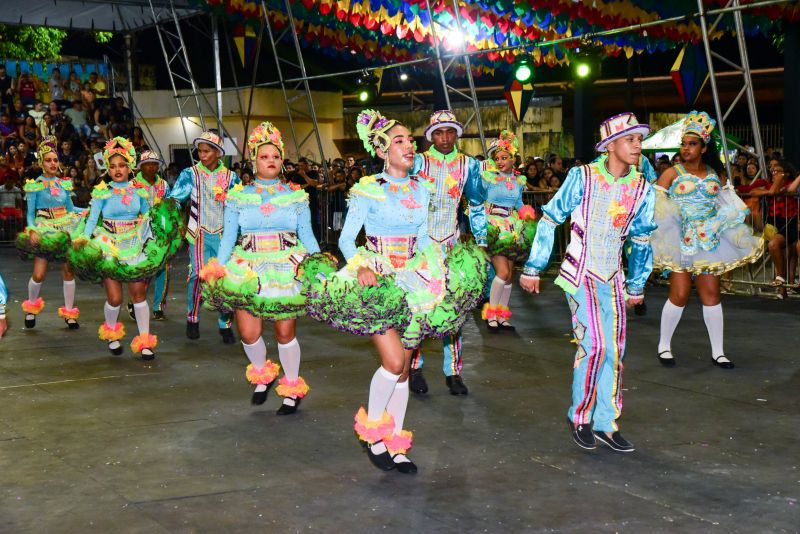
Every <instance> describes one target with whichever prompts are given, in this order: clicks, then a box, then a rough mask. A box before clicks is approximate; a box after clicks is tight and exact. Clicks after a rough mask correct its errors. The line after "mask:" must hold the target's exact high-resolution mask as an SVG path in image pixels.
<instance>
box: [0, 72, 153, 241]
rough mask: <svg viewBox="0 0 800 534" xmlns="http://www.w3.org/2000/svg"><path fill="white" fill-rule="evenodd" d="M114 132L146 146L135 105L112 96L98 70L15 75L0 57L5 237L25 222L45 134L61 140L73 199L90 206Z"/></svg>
mask: <svg viewBox="0 0 800 534" xmlns="http://www.w3.org/2000/svg"><path fill="white" fill-rule="evenodd" d="M115 135H122V136H126V137H131V138H132V139H133V140H134V145H135V146H136V143H139V145H138V147H137V148H142V147H143V146H144V139H143V137H142V135H141V130H140V129H139V128H135V127H134V126H133V116H132V114H131V111H130V110H129V109H128V108H127V107H126V106H125V103H124V100H123V99H122V98H109V95H108V83H107V82H106V80H105V79H104V78H103V77H102V76H101V75H99V74H98V73H97V72H92V73H90V74H88V75H87V76H86V77H85V79H81V78H80V77H79V76H78V74H77V73H76V72H75V71H71V72H70V73H69V76H68V77H67V78H66V79H64V78H62V76H61V72H60V71H59V69H58V68H54V69H52V72H50V73H49V77H48V79H47V80H46V81H44V80H41V79H39V78H37V77H36V76H34V75H32V74H30V73H28V72H22V73H21V74H20V75H19V77H18V78H15V77H13V76H10V75H9V73H8V72H7V70H6V66H5V65H4V64H2V63H0V223H2V224H0V240H6V241H7V240H9V239H10V238H12V237H13V233H14V232H16V231H18V229H19V228H21V221H22V219H23V213H22V203H23V200H22V185H23V183H24V181H25V180H26V179H33V178H36V177H38V176H39V175H40V174H41V169H40V168H39V167H38V163H37V160H36V156H35V153H36V150H37V148H38V145H39V142H40V141H41V140H42V138H43V137H44V136H54V137H56V139H57V140H58V148H59V151H58V152H59V160H60V162H61V165H62V167H63V169H64V174H65V176H68V177H70V178H71V179H72V181H73V187H74V191H75V196H74V199H73V200H74V202H75V204H76V205H78V206H84V207H85V206H87V205H88V203H89V199H90V193H91V190H92V188H93V187H94V186H95V185H96V184H97V182H98V180H100V179H101V177H102V174H103V171H104V169H103V162H102V157H100V158H98V157H96V155H97V154H98V153H101V150H102V146H103V144H104V143H105V141H106V140H107V139H109V138H110V137H113V136H115Z"/></svg>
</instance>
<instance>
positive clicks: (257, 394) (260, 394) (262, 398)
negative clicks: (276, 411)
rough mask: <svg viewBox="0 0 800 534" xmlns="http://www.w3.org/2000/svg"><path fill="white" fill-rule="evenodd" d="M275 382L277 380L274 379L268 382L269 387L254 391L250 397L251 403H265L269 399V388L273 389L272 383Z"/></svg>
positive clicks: (256, 404) (258, 404)
mask: <svg viewBox="0 0 800 534" xmlns="http://www.w3.org/2000/svg"><path fill="white" fill-rule="evenodd" d="M274 383H275V381H274V380H273V381H272V382H270V383H269V384H267V389H265V390H264V391H254V392H253V396H252V397H250V403H251V404H252V405H253V406H260V405H262V404H264V403H265V402H266V401H267V393H269V390H270V389H272V384H274Z"/></svg>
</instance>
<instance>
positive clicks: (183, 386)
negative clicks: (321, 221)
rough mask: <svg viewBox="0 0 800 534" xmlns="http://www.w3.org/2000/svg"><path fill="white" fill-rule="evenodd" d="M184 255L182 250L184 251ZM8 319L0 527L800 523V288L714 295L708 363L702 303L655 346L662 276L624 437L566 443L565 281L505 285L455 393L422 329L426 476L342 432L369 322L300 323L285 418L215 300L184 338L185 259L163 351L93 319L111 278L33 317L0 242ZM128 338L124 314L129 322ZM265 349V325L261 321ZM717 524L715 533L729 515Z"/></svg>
mask: <svg viewBox="0 0 800 534" xmlns="http://www.w3.org/2000/svg"><path fill="white" fill-rule="evenodd" d="M176 263H181V264H183V263H185V261H184V259H183V258H182V259H181V260H180V261H179V262H176ZM0 270H1V271H2V273H3V275H4V276H5V278H6V282H7V284H8V285H9V287H10V288H11V292H12V295H11V302H10V312H9V316H10V322H11V328H10V331H9V334H8V336H7V337H6V338H4V339H3V340H2V341H0V405H1V406H2V409H1V410H0V473H2V479H1V480H2V483H0V484H1V486H2V488H1V490H0V532H45V531H46V532H111V531H116V532H146V533H155V532H230V531H235V530H236V529H246V530H240V531H241V532H253V531H261V532H264V531H266V532H299V531H319V532H375V531H382V532H399V531H412V532H476V531H485V532H523V531H524V532H540V531H541V532H544V531H557V532H586V531H589V530H590V531H598V532H615V531H621V532H706V531H719V532H723V531H737V532H767V531H769V532H796V531H797V530H798V528H800V504H798V497H800V446H798V438H800V433H798V428H800V416H798V414H797V407H798V397H799V396H800V395H799V394H798V392H799V391H800V351H798V350H797V343H798V340H800V336H798V333H797V332H798V324H799V323H798V315H797V312H798V310H797V307H796V303H780V302H777V303H776V302H773V301H767V300H763V299H755V298H745V297H728V298H725V299H724V306H725V319H726V327H727V352H728V355H729V356H730V357H731V358H732V359H733V360H734V361H735V362H736V365H737V368H736V369H735V370H732V371H725V370H721V369H717V368H715V367H714V366H712V365H711V362H710V360H709V347H708V339H707V337H706V333H705V328H704V326H703V322H702V314H701V310H700V306H699V304H698V303H697V301H696V300H693V301H692V303H691V304H690V306H689V307H688V309H687V311H686V313H685V315H684V319H683V322H682V324H681V325H680V326H679V328H678V332H677V334H676V339H675V342H674V353H675V355H676V358H677V359H678V362H679V363H678V366H677V367H676V368H674V369H664V368H662V367H661V366H660V365H659V364H658V362H657V360H656V356H655V348H656V342H657V337H658V323H659V315H660V310H661V305H662V303H663V301H664V298H665V296H666V291H665V289H664V288H655V289H654V290H652V291H651V293H650V296H649V298H648V304H649V308H650V311H649V313H648V315H647V316H645V317H634V316H632V315H631V317H630V321H629V330H628V333H629V334H628V335H629V345H628V353H627V357H626V360H625V361H626V369H625V412H624V417H623V419H622V421H621V426H622V428H623V430H624V434H625V435H626V437H628V438H629V439H630V440H631V441H632V442H634V443H635V444H636V446H637V450H636V452H635V453H633V454H629V455H619V454H614V453H612V452H611V451H609V450H607V449H598V450H596V451H593V452H585V451H583V450H581V449H579V448H578V447H577V446H575V445H574V444H573V443H572V441H571V440H570V437H569V434H568V431H567V428H566V424H565V411H566V408H567V406H568V403H569V388H570V377H571V369H572V365H571V364H572V355H573V345H571V344H570V343H569V339H570V335H569V328H570V327H569V316H568V311H567V305H566V302H565V300H564V298H563V294H562V293H561V291H560V290H559V289H558V288H556V287H554V286H553V285H552V284H547V285H546V287H545V289H544V292H543V294H542V295H540V296H538V297H530V296H528V295H523V294H522V293H521V291H519V290H516V289H515V292H514V294H513V296H512V309H513V310H514V311H515V316H514V321H515V323H516V324H517V326H518V330H517V334H501V335H491V334H488V333H487V332H486V330H485V329H484V328H483V327H482V326H479V325H478V324H477V322H476V321H470V322H469V323H468V324H467V326H466V328H465V332H464V335H465V355H466V361H465V364H464V370H463V376H464V378H465V381H466V383H467V385H468V386H469V387H470V395H469V396H467V397H458V398H456V397H452V396H450V395H449V394H448V392H447V389H446V387H445V385H444V379H443V378H442V375H441V372H440V370H439V367H440V364H441V356H440V351H441V349H440V346H438V344H437V343H433V342H429V344H428V345H427V347H428V348H429V352H430V353H431V354H430V356H429V358H428V365H427V372H426V374H427V377H428V381H429V383H430V384H431V386H432V388H431V392H430V393H429V394H428V395H427V396H425V397H422V398H419V397H412V399H411V401H410V404H409V410H408V416H407V418H406V421H407V425H406V426H407V427H408V428H410V429H411V430H413V431H414V433H415V440H416V441H415V446H414V449H413V450H412V453H411V456H412V458H413V459H414V460H415V461H416V462H417V464H418V465H419V468H420V472H419V474H418V475H416V476H405V475H401V474H399V473H396V472H390V473H382V472H380V471H378V470H376V469H375V468H373V467H372V466H371V465H370V464H369V462H368V460H367V458H366V456H365V454H364V453H363V452H362V450H361V447H360V446H359V445H358V442H357V440H356V438H355V437H354V434H353V430H352V420H353V414H354V413H355V411H356V409H357V408H358V406H359V405H360V404H361V403H364V402H366V398H367V391H368V386H369V380H370V377H371V375H372V373H373V371H374V369H375V368H376V366H377V360H376V353H375V351H374V350H373V349H372V347H371V345H370V343H369V341H368V340H366V339H360V338H356V337H352V336H348V335H344V334H340V333H336V332H334V331H332V330H330V329H328V328H327V327H325V326H323V325H321V324H318V323H315V322H313V321H310V320H301V321H300V323H299V333H300V337H299V340H300V343H301V346H302V348H303V364H302V367H301V374H302V375H303V376H304V377H305V378H306V380H307V381H308V383H309V384H310V385H311V387H312V392H311V394H310V395H309V397H308V398H307V399H306V401H305V402H304V403H303V405H302V407H301V410H300V411H299V412H298V414H296V415H295V416H292V417H281V418H279V417H277V416H276V415H275V414H274V411H275V409H276V408H277V406H278V404H279V403H278V400H277V399H276V397H275V396H274V395H273V394H271V395H270V398H269V400H268V401H267V404H266V405H264V406H262V407H255V408H254V407H252V406H250V404H249V398H250V393H251V387H250V385H249V384H248V383H247V382H246V381H245V378H244V367H245V364H246V359H245V357H244V354H243V352H242V350H241V348H240V347H239V346H238V345H235V346H232V347H231V346H226V345H223V344H222V343H221V341H220V338H219V336H218V335H217V333H216V326H215V322H214V321H213V320H212V317H211V314H210V313H206V314H205V316H204V318H203V321H202V329H201V333H202V338H201V340H200V341H199V342H197V341H196V342H192V341H189V340H187V339H186V338H185V337H184V321H183V313H182V310H183V309H184V304H185V296H184V287H185V284H184V283H183V279H182V276H183V273H185V269H181V268H178V269H176V276H175V277H174V280H175V283H174V284H173V292H172V295H171V297H172V298H173V299H174V301H172V302H171V303H170V307H169V309H168V312H167V313H168V320H167V321H166V322H163V323H154V327H153V330H154V332H155V333H156V334H157V335H158V336H159V338H160V341H161V343H160V346H159V350H158V359H157V360H156V361H155V362H152V363H144V362H142V361H140V360H137V359H135V358H134V357H133V356H132V355H131V353H130V351H129V349H128V347H127V346H126V352H125V354H124V355H123V356H121V357H112V356H110V355H109V353H108V352H107V351H106V349H105V346H104V344H103V343H101V342H100V341H99V340H98V339H97V336H96V330H97V327H98V326H99V324H100V322H101V320H102V302H103V301H104V296H103V293H102V290H101V289H100V288H99V287H98V286H89V285H87V284H80V285H79V286H78V305H79V306H80V307H81V310H82V313H83V315H82V317H81V324H82V327H81V329H80V330H79V331H69V330H67V329H66V328H65V325H64V323H63V321H61V320H60V319H58V317H57V315H56V308H57V306H59V305H60V302H61V284H60V281H59V277H58V273H57V272H55V271H52V272H51V273H50V276H49V278H48V279H47V281H46V282H45V285H44V288H43V292H42V296H43V297H44V298H45V300H46V301H47V303H48V306H47V308H46V309H45V311H44V312H43V313H42V315H41V316H40V319H39V322H38V325H37V328H36V329H35V330H32V331H26V330H24V328H23V327H22V312H21V310H20V308H19V302H20V301H21V300H23V299H24V298H25V293H24V288H25V284H26V282H27V279H28V277H29V275H30V264H26V263H23V262H20V261H19V260H17V259H16V258H14V256H13V252H12V251H10V250H8V249H2V250H0ZM123 321H124V322H125V323H126V328H127V329H128V332H129V334H128V336H127V341H128V342H129V341H130V338H131V337H132V335H133V334H132V333H133V332H135V325H134V324H133V322H132V321H130V320H129V319H128V318H127V316H126V317H124V318H123ZM266 339H267V342H268V347H269V351H270V353H271V355H272V357H275V355H276V353H275V343H274V341H273V340H272V339H271V338H270V337H269V336H267V338H266ZM723 529H724V530H723Z"/></svg>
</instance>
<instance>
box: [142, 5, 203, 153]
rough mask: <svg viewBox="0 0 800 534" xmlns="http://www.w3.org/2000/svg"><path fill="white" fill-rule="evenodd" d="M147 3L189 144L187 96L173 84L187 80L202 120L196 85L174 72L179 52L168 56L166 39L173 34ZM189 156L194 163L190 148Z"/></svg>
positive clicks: (173, 36)
mask: <svg viewBox="0 0 800 534" xmlns="http://www.w3.org/2000/svg"><path fill="white" fill-rule="evenodd" d="M149 3H150V13H151V15H152V17H153V24H154V25H155V28H156V35H158V42H159V43H160V44H161V52H162V53H163V54H164V62H165V63H166V66H167V73H168V74H169V82H170V85H171V86H172V96H173V98H175V104H176V106H177V107H178V117H179V118H180V121H181V129H182V130H183V137H184V139H185V141H186V144H187V145H190V144H191V141H190V140H189V132H188V131H187V130H186V121H185V118H186V114H185V113H184V106H185V104H186V102H188V97H187V98H183V97H181V95H179V94H178V87H177V86H176V85H175V79H176V78H179V79H181V80H183V81H185V82H189V83H190V85H191V86H192V91H193V92H194V99H195V103H196V104H197V111H198V114H199V116H200V120H201V121H202V120H203V112H202V110H201V109H200V100H199V99H198V97H197V89H196V87H195V85H194V81H193V80H189V79H187V78H186V77H184V76H182V75H180V74H177V73H176V72H175V70H174V69H173V62H174V61H176V60H179V59H178V54H179V52H180V51H176V52H175V53H174V54H173V55H172V56H171V57H170V54H169V52H167V44H166V41H167V40H168V39H171V38H172V39H174V38H175V35H174V34H171V33H169V32H168V31H167V30H166V28H163V27H162V22H161V20H160V17H159V14H158V13H156V10H155V7H154V6H153V1H152V0H150V2H149ZM170 7H173V6H172V3H171V2H170ZM172 12H173V15H174V9H173V10H172ZM175 24H176V25H178V20H177V18H175ZM170 42H171V41H170ZM171 43H172V42H171ZM180 43H181V45H180V46H181V48H182V44H183V40H182V39H180ZM189 77H190V78H191V71H189ZM202 127H203V129H205V126H202ZM189 157H190V158H191V159H192V164H194V163H195V159H194V155H193V154H192V150H191V149H190V150H189Z"/></svg>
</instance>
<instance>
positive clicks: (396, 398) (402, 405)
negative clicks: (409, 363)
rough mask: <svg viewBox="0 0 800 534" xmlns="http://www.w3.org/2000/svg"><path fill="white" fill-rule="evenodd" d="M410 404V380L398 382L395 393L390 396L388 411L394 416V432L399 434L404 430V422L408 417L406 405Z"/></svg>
mask: <svg viewBox="0 0 800 534" xmlns="http://www.w3.org/2000/svg"><path fill="white" fill-rule="evenodd" d="M407 406H408V380H406V381H405V382H398V383H397V384H395V386H394V393H392V396H391V397H390V398H389V404H387V405H386V411H387V412H389V415H391V416H392V417H393V418H394V433H395V434H398V433H399V432H400V431H401V430H403V423H404V422H405V419H406V407H407Z"/></svg>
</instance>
